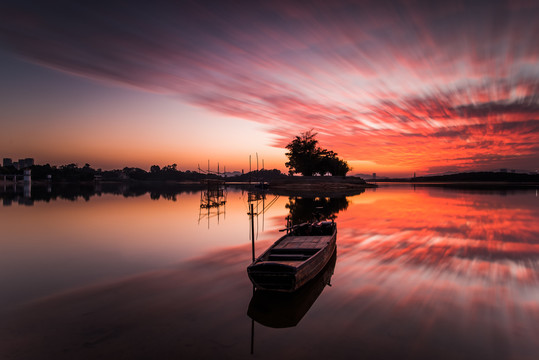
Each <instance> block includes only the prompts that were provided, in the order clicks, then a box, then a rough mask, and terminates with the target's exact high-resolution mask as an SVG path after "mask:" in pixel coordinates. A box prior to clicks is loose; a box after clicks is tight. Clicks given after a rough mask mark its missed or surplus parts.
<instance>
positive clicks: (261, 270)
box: [247, 262, 297, 292]
mask: <svg viewBox="0 0 539 360" xmlns="http://www.w3.org/2000/svg"><path fill="white" fill-rule="evenodd" d="M296 271H297V269H296V268H295V267H293V266H289V265H285V264H280V263H274V262H263V263H257V264H252V265H250V266H249V267H248V268H247V274H248V275H249V278H250V279H251V282H252V283H253V284H254V285H255V287H256V288H257V289H261V290H270V291H284V292H291V291H294V290H295V289H296Z"/></svg>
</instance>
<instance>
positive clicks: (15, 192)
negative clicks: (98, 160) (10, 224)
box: [0, 182, 202, 206]
mask: <svg viewBox="0 0 539 360" xmlns="http://www.w3.org/2000/svg"><path fill="white" fill-rule="evenodd" d="M201 187H202V185H200V184H175V183H165V182H163V183H162V182H156V183H152V182H125V183H113V182H111V183H102V182H88V183H56V184H51V183H48V184H35V183H32V184H26V183H25V184H24V186H20V185H18V184H15V183H14V184H10V185H9V186H4V187H3V189H0V199H2V203H3V205H4V206H10V205H11V204H13V203H18V204H20V205H28V206H33V205H34V202H35V201H38V202H40V201H43V202H50V201H54V200H59V199H63V200H70V201H76V200H79V199H80V200H85V201H89V200H90V199H91V198H92V197H95V196H102V195H104V194H113V195H121V196H123V197H137V196H143V195H145V194H150V198H151V199H152V200H159V199H160V198H163V199H166V200H171V201H176V199H177V196H179V195H180V194H182V193H194V192H198V191H199V190H200V189H201Z"/></svg>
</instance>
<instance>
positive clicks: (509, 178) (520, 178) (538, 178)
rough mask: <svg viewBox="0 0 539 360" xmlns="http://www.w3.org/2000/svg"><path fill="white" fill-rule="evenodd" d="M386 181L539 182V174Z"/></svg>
mask: <svg viewBox="0 0 539 360" xmlns="http://www.w3.org/2000/svg"><path fill="white" fill-rule="evenodd" d="M384 181H396V182H398V181H406V182H408V181H411V182H417V183H421V182H539V174H522V173H512V172H466V173H458V174H450V175H438V176H418V177H415V178H411V179H410V178H408V179H387V180H385V179H384Z"/></svg>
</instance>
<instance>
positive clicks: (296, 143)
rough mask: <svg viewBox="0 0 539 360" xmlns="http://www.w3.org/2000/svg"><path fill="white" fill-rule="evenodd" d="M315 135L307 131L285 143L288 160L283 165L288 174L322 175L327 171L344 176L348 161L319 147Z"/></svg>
mask: <svg viewBox="0 0 539 360" xmlns="http://www.w3.org/2000/svg"><path fill="white" fill-rule="evenodd" d="M316 135H317V134H316V133H313V132H312V131H307V132H305V133H302V134H301V135H299V136H296V137H295V138H294V140H292V141H291V142H290V143H289V144H288V145H286V148H287V149H288V152H287V153H286V156H287V157H288V162H286V163H285V166H286V167H287V168H288V172H289V174H290V175H292V174H302V175H303V176H313V175H314V174H319V175H320V176H324V175H326V174H327V173H329V174H331V175H334V176H345V175H346V173H347V172H348V171H350V170H351V169H350V167H349V166H348V163H347V162H346V161H344V160H341V159H339V158H338V157H337V153H335V152H333V151H331V150H327V149H323V148H320V147H319V146H318V140H316V139H315V137H316Z"/></svg>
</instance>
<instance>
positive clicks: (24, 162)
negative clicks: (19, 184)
mask: <svg viewBox="0 0 539 360" xmlns="http://www.w3.org/2000/svg"><path fill="white" fill-rule="evenodd" d="M18 163H19V166H18V168H17V169H19V170H20V169H26V168H29V167H31V166H33V165H34V159H33V158H26V159H19V162H18Z"/></svg>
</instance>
